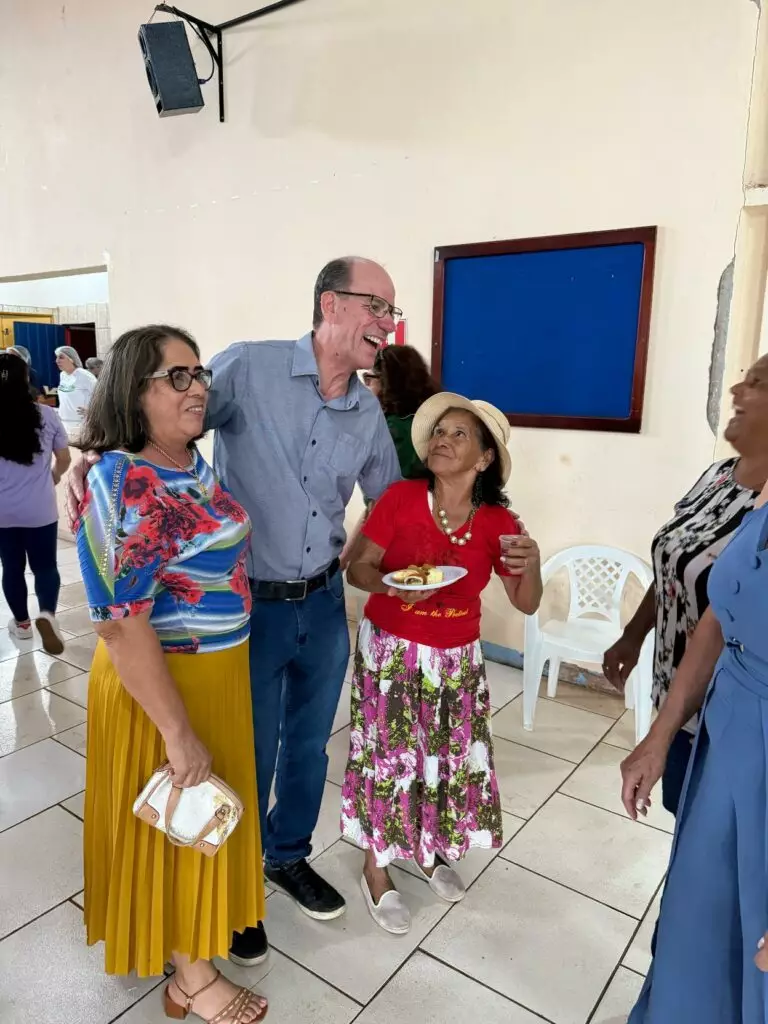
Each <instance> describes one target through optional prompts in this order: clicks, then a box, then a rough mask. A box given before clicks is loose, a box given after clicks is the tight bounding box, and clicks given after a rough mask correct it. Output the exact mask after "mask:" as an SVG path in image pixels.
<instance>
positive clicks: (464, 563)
mask: <svg viewBox="0 0 768 1024" xmlns="http://www.w3.org/2000/svg"><path fill="white" fill-rule="evenodd" d="M412 436H413V443H414V447H415V449H416V452H417V454H418V455H419V457H420V458H421V459H422V461H423V462H424V463H425V465H426V469H427V471H428V472H427V479H425V480H406V481H403V482H401V483H397V484H394V485H393V486H392V487H391V488H390V489H389V490H388V491H387V492H386V493H385V494H384V495H383V497H382V498H381V499H380V500H379V502H378V504H377V505H376V506H375V507H374V509H373V511H372V513H371V515H370V517H369V519H368V521H367V522H366V524H365V526H364V528H363V533H362V537H361V538H360V540H359V542H358V544H357V546H356V550H355V552H354V553H353V556H352V560H351V564H350V567H349V572H348V576H349V581H350V583H352V584H353V585H354V586H356V587H359V588H360V589H361V590H365V591H367V592H368V593H370V594H371V597H370V598H369V600H368V603H367V605H366V608H365V616H364V618H363V620H362V622H361V623H360V630H359V634H358V641H357V650H356V653H355V667H354V675H353V679H352V732H351V740H350V752H349V761H348V765H347V771H346V776H345V780H344V790H343V794H342V822H341V825H342V831H343V833H344V835H345V836H346V837H347V838H349V839H351V840H352V841H353V842H355V843H356V844H357V845H358V846H360V847H361V848H363V849H364V850H365V851H366V852H365V868H364V873H363V878H362V880H361V886H362V889H363V894H364V896H365V899H366V903H367V905H368V909H369V911H370V913H371V915H372V917H373V918H374V920H375V921H376V923H377V924H378V925H380V926H381V927H382V928H384V929H385V930H386V931H388V932H392V933H394V934H402V933H404V932H407V931H408V929H409V927H410V914H409V911H408V908H407V906H406V905H405V903H404V902H403V900H402V897H401V896H400V894H399V893H398V892H397V890H396V889H395V887H394V885H393V884H392V881H391V879H390V876H389V873H388V871H387V867H388V865H389V864H391V863H392V862H393V861H394V860H413V861H414V862H415V864H416V866H417V867H418V868H419V869H420V871H421V872H422V873H423V875H424V876H425V877H426V878H427V879H428V880H429V884H430V886H431V888H432V889H433V891H434V892H435V893H436V894H437V895H438V896H440V897H442V898H443V899H445V900H447V901H448V902H451V903H455V902H458V901H459V900H460V899H462V897H463V896H464V886H463V884H462V882H461V879H460V878H459V876H458V874H457V873H456V872H455V871H454V870H453V868H452V867H451V866H450V865H451V864H454V863H456V862H457V861H459V860H460V859H461V858H462V857H463V856H464V855H465V854H466V852H467V851H468V850H469V849H471V848H472V847H475V848H480V849H496V848H498V847H500V846H501V845H502V827H501V806H500V800H499V790H498V785H497V782H496V774H495V771H494V761H493V746H492V741H491V711H490V700H489V693H488V684H487V682H486V678H485V666H484V664H483V656H482V652H481V649H480V594H481V593H482V591H483V590H484V588H485V586H486V585H487V583H488V581H489V580H490V577H491V572H492V571H493V570H495V571H496V572H497V573H498V574H499V576H500V577H501V578H502V580H503V583H504V587H505V589H506V592H507V596H508V597H509V600H510V602H511V603H512V605H513V606H514V607H515V608H517V609H519V610H520V611H522V612H524V613H526V614H531V613H533V612H534V611H536V609H537V608H538V606H539V602H540V600H541V593H542V583H541V571H540V561H539V551H538V547H537V545H536V543H535V541H533V540H532V539H531V538H530V537H528V536H527V535H526V534H525V533H524V532H523V530H522V529H521V526H520V524H519V522H518V521H517V519H516V518H515V517H514V516H513V514H512V513H511V512H510V511H509V508H508V505H509V502H508V499H507V498H506V496H505V494H504V492H503V487H504V485H505V484H506V482H507V480H508V479H509V474H510V469H511V466H510V457H509V452H508V451H507V440H508V438H509V425H508V423H507V420H506V417H505V416H504V414H503V413H501V412H499V410H498V409H496V408H494V406H492V405H489V404H488V403H486V402H480V401H469V400H468V399H466V398H463V397H461V396H460V395H453V394H449V393H447V392H443V393H441V394H438V395H435V396H434V397H432V398H430V399H428V400H427V401H426V402H425V403H424V404H423V405H422V406H421V407H420V409H419V410H418V412H417V413H416V415H415V417H414V421H413V431H412ZM425 563H428V564H431V565H434V566H438V565H443V566H445V565H450V566H460V567H462V568H463V569H465V570H466V575H464V576H463V578H461V579H459V580H458V581H457V582H455V583H452V584H451V585H450V586H447V587H445V588H442V589H439V590H398V589H392V588H391V587H389V586H387V584H385V583H384V582H383V577H384V576H385V575H387V574H388V573H391V572H394V571H397V570H401V569H404V568H405V567H407V566H409V565H424V564H425Z"/></svg>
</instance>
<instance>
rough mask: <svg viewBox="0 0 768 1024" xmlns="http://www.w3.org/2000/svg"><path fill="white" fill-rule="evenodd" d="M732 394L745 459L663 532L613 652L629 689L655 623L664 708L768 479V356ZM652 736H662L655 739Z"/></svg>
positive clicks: (616, 673)
mask: <svg viewBox="0 0 768 1024" xmlns="http://www.w3.org/2000/svg"><path fill="white" fill-rule="evenodd" d="M732 394H733V410H734V414H733V418H732V419H731V421H730V422H729V424H728V427H727V428H726V431H725V437H726V440H727V441H729V442H730V443H731V444H732V445H733V447H734V448H735V449H736V451H737V452H738V457H735V458H731V459H726V460H725V461H723V462H716V463H715V464H714V465H713V466H710V468H709V469H708V470H707V471H706V473H704V475H703V476H702V477H701V479H700V480H699V481H698V482H697V483H696V485H695V486H694V487H693V489H692V490H691V491H689V492H688V494H686V496H685V497H684V498H683V499H682V500H681V501H680V502H679V503H678V505H677V506H676V507H675V514H674V516H673V518H672V519H671V520H670V521H669V522H668V523H667V524H666V525H665V526H663V527H662V528H661V530H659V532H658V533H657V534H656V537H655V538H654V541H653V548H652V551H653V573H654V582H653V584H652V586H651V587H650V589H649V590H648V593H647V594H646V595H645V597H644V598H643V602H642V604H641V605H640V607H639V609H638V611H637V613H636V615H635V616H634V618H633V619H632V620H631V621H630V622H629V623H628V624H627V627H626V629H625V630H624V634H623V636H622V637H621V639H620V640H619V641H618V642H617V643H616V644H614V646H613V647H611V648H610V649H609V650H608V651H606V652H605V659H604V664H603V671H604V673H605V675H606V678H607V679H608V680H609V681H610V682H612V683H613V684H614V685H615V686H617V687H619V688H621V689H623V687H624V683H625V682H626V680H627V677H628V676H629V673H630V672H631V671H632V669H633V668H634V667H635V665H636V664H637V660H638V657H639V654H640V648H641V646H642V644H643V641H644V640H645V637H646V635H647V634H648V632H649V631H650V630H651V629H652V628H653V627H654V625H655V628H656V644H655V654H654V663H653V699H654V703H655V705H656V707H657V708H658V707H659V706H660V705H661V704H662V703H663V701H664V700H665V698H666V696H667V693H668V691H669V687H670V684H671V682H672V679H673V678H674V675H675V672H676V671H677V669H678V667H679V665H680V662H681V661H682V660H683V655H684V654H685V651H686V647H687V645H688V641H689V640H690V638H691V636H692V635H693V632H694V630H695V629H696V627H697V625H698V623H699V620H700V619H701V617H702V615H703V614H704V612H705V611H706V609H707V607H708V605H709V600H708V597H707V580H708V577H709V571H710V569H711V568H712V563H713V562H714V561H715V559H716V558H717V556H718V555H719V554H720V552H721V551H722V550H723V548H724V547H725V546H726V544H728V542H729V541H730V539H731V537H732V536H733V534H734V533H735V532H736V530H737V529H738V527H739V526H740V525H741V521H742V519H743V518H744V516H745V515H746V514H747V512H749V511H751V510H752V508H753V507H754V504H755V502H756V501H757V498H758V495H759V493H760V491H761V490H762V488H763V485H764V484H765V482H766V479H768V356H763V357H762V358H761V359H759V360H758V361H757V362H756V363H755V365H754V366H753V367H752V368H751V369H750V370H749V371H748V373H747V375H746V377H745V379H744V380H743V381H742V383H740V384H737V385H736V386H735V387H734V388H733V389H732ZM712 667H713V668H714V662H713V665H712ZM696 725H697V716H694V717H693V718H692V719H691V720H690V721H689V722H688V723H687V724H686V725H685V726H684V727H683V728H682V729H680V731H679V732H678V733H677V735H676V736H675V737H674V739H673V740H672V742H671V744H670V745H669V749H668V750H667V751H666V764H665V766H664V769H663V776H662V800H663V803H664V806H665V807H666V808H667V810H668V811H671V813H672V814H676V813H677V808H678V804H679V802H680V794H681V790H682V786H683V781H684V779H685V771H686V768H687V766H688V760H689V757H690V753H691V744H692V741H693V737H694V735H695V732H696ZM649 740H650V742H655V740H654V739H653V738H652V737H649ZM639 750H640V748H638V751H639ZM663 763H664V760H663V758H662V759H661V764H663Z"/></svg>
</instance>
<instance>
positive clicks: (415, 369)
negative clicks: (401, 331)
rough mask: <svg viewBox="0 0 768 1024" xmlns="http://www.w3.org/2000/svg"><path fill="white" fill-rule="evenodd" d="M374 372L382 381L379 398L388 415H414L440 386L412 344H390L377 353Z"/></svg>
mask: <svg viewBox="0 0 768 1024" xmlns="http://www.w3.org/2000/svg"><path fill="white" fill-rule="evenodd" d="M372 372H373V374H374V375H375V376H377V377H378V378H379V380H380V382H381V391H380V393H379V402H380V403H381V408H382V411H383V413H384V415H385V416H413V414H414V413H415V412H416V410H417V409H418V408H419V406H420V405H421V404H422V403H423V402H426V400H427V399H428V398H431V397H432V395H436V394H437V392H438V391H439V390H440V389H439V388H438V386H437V385H436V384H435V382H434V381H433V380H432V377H431V375H430V372H429V370H428V369H427V364H426V363H425V362H424V360H423V359H422V357H421V356H420V355H419V353H418V352H417V351H416V349H415V348H411V346H410V345H387V347H386V348H381V349H379V351H378V352H377V353H376V361H375V362H374V364H373V370H372Z"/></svg>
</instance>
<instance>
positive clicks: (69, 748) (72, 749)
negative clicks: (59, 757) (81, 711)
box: [46, 722, 85, 760]
mask: <svg viewBox="0 0 768 1024" xmlns="http://www.w3.org/2000/svg"><path fill="white" fill-rule="evenodd" d="M80 725H85V722H81V723H80ZM72 728H73V729H79V728H80V726H78V725H73V726H72ZM65 732H69V729H62V731H61V732H60V733H57V734H56V736H47V737H46V739H49V740H53V742H54V743H58V744H59V746H60V747H65V748H66V749H67V750H71V751H72V753H73V754H77V755H78V756H79V757H82V759H83V760H85V754H81V753H80V751H79V750H75V748H74V747H68V746H67V744H66V743H62V742H61V740H59V739H57V737H58V736H61V735H62V733H65Z"/></svg>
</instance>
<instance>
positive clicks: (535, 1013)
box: [414, 946, 554, 1024]
mask: <svg viewBox="0 0 768 1024" xmlns="http://www.w3.org/2000/svg"><path fill="white" fill-rule="evenodd" d="M414 952H416V950H414ZM418 952H419V953H421V954H422V955H423V956H426V957H428V958H429V959H430V960H434V961H435V963H438V964H441V965H442V966H443V967H447V968H448V969H449V970H451V971H455V972H456V974H458V975H460V976H461V977H462V978H466V979H467V980H468V981H472V982H474V983H475V985H480V987H481V988H484V989H485V990H486V991H487V992H493V994H494V995H495V996H499V997H500V998H501V999H505V1000H506V1001H507V1002H508V1003H511V1004H512V1005H513V1006H518V1007H520V1009H521V1010H525V1011H526V1013H530V1014H531V1015H532V1016H533V1017H536V1018H538V1019H539V1020H543V1021H545V1022H546V1024H554V1021H551V1020H550V1019H549V1017H545V1016H544V1015H543V1014H541V1013H539V1012H538V1010H532V1009H531V1008H530V1006H526V1005H525V1003H520V1002H518V1001H517V1000H516V999H510V997H509V996H507V995H505V994H504V993H503V992H499V990H498V989H496V988H493V987H492V986H491V985H487V984H486V983H485V982H484V981H480V979H479V978H473V977H472V975H471V974H467V972H466V971H462V970H461V968H460V967H454V965H453V964H450V963H448V961H447V960H443V959H442V958H441V957H439V956H437V955H436V954H435V953H430V952H429V951H428V950H426V949H422V948H421V946H419V947H418Z"/></svg>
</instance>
